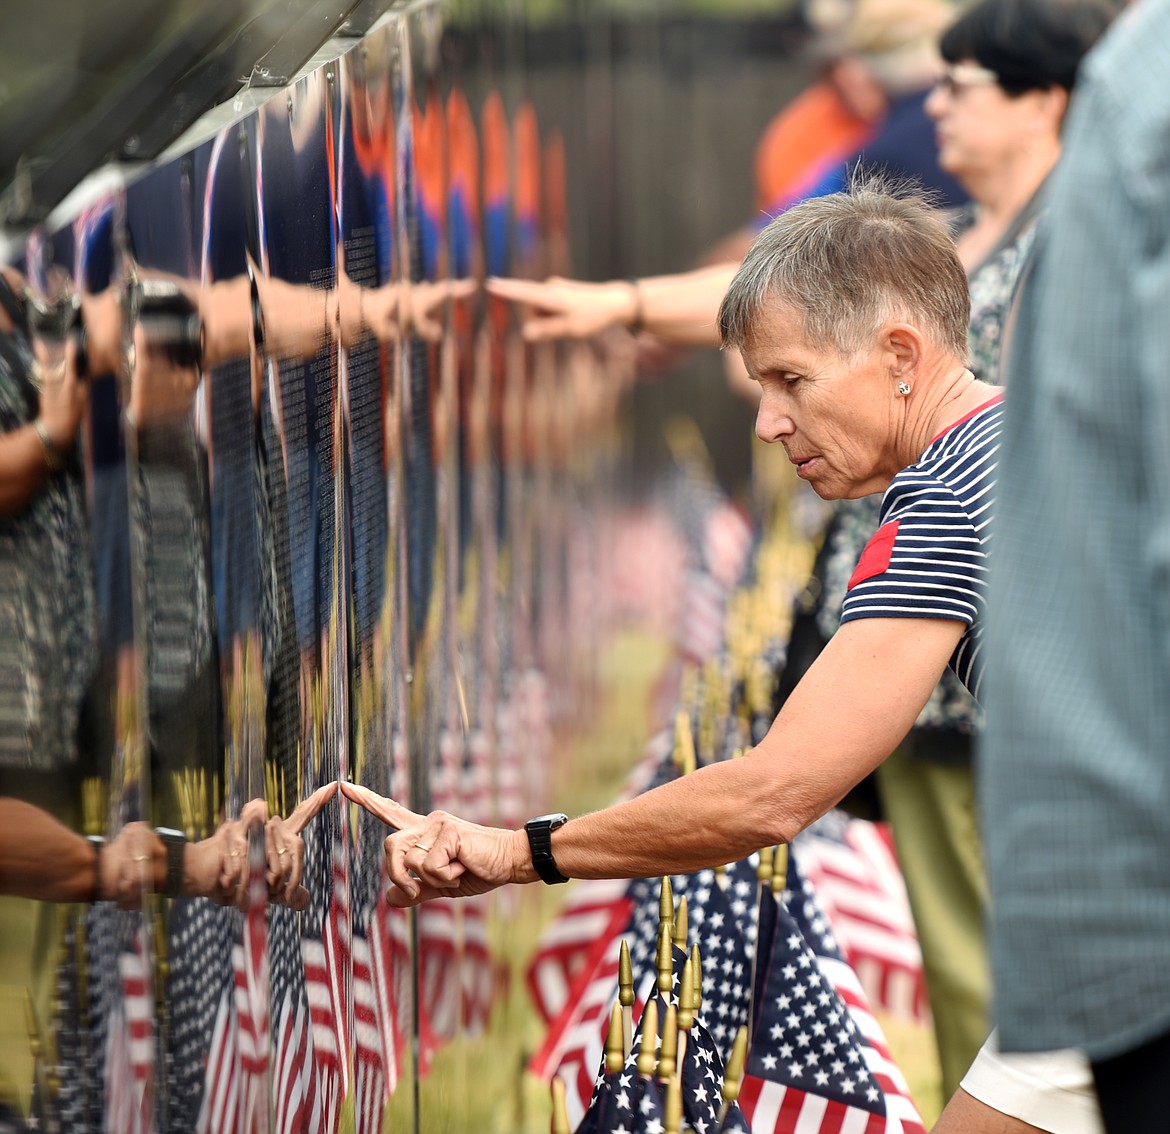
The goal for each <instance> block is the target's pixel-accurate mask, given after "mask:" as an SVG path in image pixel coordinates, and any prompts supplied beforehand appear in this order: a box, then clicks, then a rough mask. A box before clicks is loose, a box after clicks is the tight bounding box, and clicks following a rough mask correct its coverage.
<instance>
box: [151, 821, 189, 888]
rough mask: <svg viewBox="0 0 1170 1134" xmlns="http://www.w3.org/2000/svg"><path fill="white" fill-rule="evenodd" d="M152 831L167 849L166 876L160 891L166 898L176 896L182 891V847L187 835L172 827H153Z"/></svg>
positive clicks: (185, 843)
mask: <svg viewBox="0 0 1170 1134" xmlns="http://www.w3.org/2000/svg"><path fill="white" fill-rule="evenodd" d="M154 833H155V834H156V835H158V837H159V838H160V839H162V842H163V846H164V847H166V851H167V877H166V881H165V882H164V883H163V889H162V892H163V893H164V894H165V895H166V896H167V897H168V898H177V897H178V896H179V895H180V894H181V893H182V892H183V848H184V847H185V846H186V845H187V836H186V835H184V834H183V832H182V831H176V830H175V829H174V828H173V827H155V829H154Z"/></svg>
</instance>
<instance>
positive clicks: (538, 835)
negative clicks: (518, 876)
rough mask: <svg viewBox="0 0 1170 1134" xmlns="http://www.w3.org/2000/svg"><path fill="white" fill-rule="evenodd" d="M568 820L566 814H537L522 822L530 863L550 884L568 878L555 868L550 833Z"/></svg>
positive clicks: (555, 862)
mask: <svg viewBox="0 0 1170 1134" xmlns="http://www.w3.org/2000/svg"><path fill="white" fill-rule="evenodd" d="M568 821H569V817H568V816H567V815H563V814H560V813H557V814H554V815H538V816H537V817H536V818H535V819H529V820H528V822H527V823H525V824H524V830H525V831H526V832H527V834H528V846H529V849H530V850H531V851H532V865H533V866H534V867H536V873H537V874H539V875H540V877H541V878H542V879H543V880H544V881H545V882H547V883H548V884H549V885H550V886H555V885H557V884H558V883H560V882H568V879H567V878H566V877H565V876H564V875H563V874H562V873H561V872H560V871H559V870H558V869H557V860H556V859H555V858H553V852H552V833H553V831H555V830H556V829H557V828H558V827H563V826H564V825H565V824H566V823H567V822H568Z"/></svg>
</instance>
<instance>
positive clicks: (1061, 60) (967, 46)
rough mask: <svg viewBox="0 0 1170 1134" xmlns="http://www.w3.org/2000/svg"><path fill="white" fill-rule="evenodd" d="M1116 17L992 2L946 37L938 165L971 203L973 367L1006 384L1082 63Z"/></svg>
mask: <svg viewBox="0 0 1170 1134" xmlns="http://www.w3.org/2000/svg"><path fill="white" fill-rule="evenodd" d="M1113 15H1114V9H1113V8H1112V7H1111V6H1110V5H1109V4H1108V3H1106V0H984V2H983V3H980V4H976V5H975V6H974V7H972V8H969V9H968V10H967V11H966V12H964V13H963V15H961V16H960V17H959V18H958V19H957V20H956V21H955V22H954V23H953V24H952V25H951V26H950V27H949V28H948V29H947V30H946V32H944V33H943V37H942V40H941V42H940V44H939V50H940V52H941V54H942V57H943V59H944V60H945V61H946V63H947V66H946V70H945V71H944V72H943V76H942V78H941V79H940V80H939V82H938V83H937V84H936V86H935V88H934V90H933V91H932V92H931V94H930V95H929V97H928V98H927V100H926V112H927V114H929V115H930V117H931V118H932V119H934V122H935V127H936V132H937V137H938V146H939V165H940V166H941V168H943V169H944V170H946V171H947V172H948V173H952V174H953V175H954V176H955V177H956V178H957V179H958V180H959V181H960V182H961V183H962V185H963V187H964V188H965V189H966V190H967V192H968V193H970V195H971V203H970V204H969V205H968V206H967V207H966V208H965V209H964V210H963V214H962V215H961V217H960V220H959V231H958V232H957V234H956V244H957V246H958V250H959V259H960V260H961V261H962V263H963V266H964V267H965V268H966V269H967V275H968V278H969V279H970V283H971V334H970V340H971V341H970V346H971V354H972V364H973V365H972V368H973V369H974V371H975V373H977V374H978V375H979V377H980V378H982V379H983V380H984V381H987V382H996V381H998V377H999V374H998V371H999V356H1000V342H1001V338H1002V336H1001V330H1002V327H1003V321H1004V318H1005V316H1006V313H1007V308H1008V306H1009V304H1010V302H1011V298H1012V294H1013V292H1014V289H1015V283H1016V280H1017V279H1018V278H1019V274H1020V270H1021V268H1022V266H1023V263H1024V261H1025V259H1026V258H1027V254H1028V250H1029V248H1030V247H1031V241H1032V233H1033V229H1034V225H1035V221H1036V217H1037V216H1038V214H1039V212H1040V208H1041V206H1042V204H1043V199H1044V185H1045V182H1046V180H1047V178H1048V174H1049V173H1050V172H1051V171H1052V168H1053V166H1055V165H1056V162H1057V159H1058V158H1059V157H1060V131H1061V126H1062V124H1063V122H1064V116H1065V112H1066V111H1067V109H1068V103H1069V97H1070V95H1071V92H1072V89H1073V85H1074V83H1075V82H1076V77H1077V69H1078V68H1079V66H1080V62H1081V60H1082V59H1083V58H1084V56H1085V55H1086V53H1087V52H1088V51H1089V49H1090V48H1091V47H1092V46H1093V44H1094V43H1095V42H1096V41H1097V39H1098V38H1099V37H1100V35H1101V33H1102V32H1103V31H1104V30H1105V28H1106V27H1107V26H1108V24H1109V22H1110V20H1111V19H1112V17H1113Z"/></svg>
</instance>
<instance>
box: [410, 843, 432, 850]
mask: <svg viewBox="0 0 1170 1134" xmlns="http://www.w3.org/2000/svg"><path fill="white" fill-rule="evenodd" d="M432 846H434V844H433V843H415V844H414V849H415V850H420V851H429V850H430V849H431V847H432Z"/></svg>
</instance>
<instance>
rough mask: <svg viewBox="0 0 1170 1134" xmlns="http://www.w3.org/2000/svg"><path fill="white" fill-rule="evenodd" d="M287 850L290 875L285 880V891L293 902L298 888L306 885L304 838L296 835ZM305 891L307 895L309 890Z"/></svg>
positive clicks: (286, 896) (286, 898) (300, 888)
mask: <svg viewBox="0 0 1170 1134" xmlns="http://www.w3.org/2000/svg"><path fill="white" fill-rule="evenodd" d="M286 850H287V851H288V858H287V862H288V875H287V878H286V880H285V885H284V892H285V900H286V901H288V902H290V904H291V899H292V896H293V895H294V894H295V893H296V892H297V891H298V890H304V887H303V886H302V885H301V876H302V875H303V873H304V869H305V841H304V839H302V838H301V837H300V836H299V835H298V836H296V837H295V838H294V839H293V841H292V842H291V843H290V844H289V845H288V846H287V847H286ZM305 893H306V896H307V894H308V891H305ZM297 908H299V909H303V908H304V907H303V906H300V907H297Z"/></svg>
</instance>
